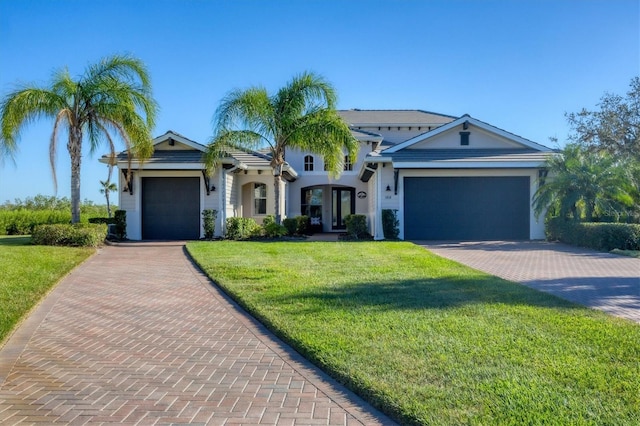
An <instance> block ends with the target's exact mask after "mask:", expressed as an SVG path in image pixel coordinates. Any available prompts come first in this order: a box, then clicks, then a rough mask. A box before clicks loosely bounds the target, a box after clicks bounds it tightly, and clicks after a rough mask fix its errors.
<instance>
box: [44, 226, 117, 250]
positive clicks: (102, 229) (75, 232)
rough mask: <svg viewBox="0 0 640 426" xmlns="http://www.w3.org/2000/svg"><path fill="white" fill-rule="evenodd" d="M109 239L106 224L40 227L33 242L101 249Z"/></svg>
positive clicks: (45, 244)
mask: <svg viewBox="0 0 640 426" xmlns="http://www.w3.org/2000/svg"><path fill="white" fill-rule="evenodd" d="M105 238H107V225H106V224H84V223H76V224H74V225H38V226H36V227H35V228H34V230H33V234H32V235H31V241H32V243H33V244H36V245H44V246H71V247H99V246H101V245H102V244H103V243H104V240H105Z"/></svg>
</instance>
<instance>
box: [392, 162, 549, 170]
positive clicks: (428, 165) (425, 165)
mask: <svg viewBox="0 0 640 426" xmlns="http://www.w3.org/2000/svg"><path fill="white" fill-rule="evenodd" d="M544 164H545V163H544V161H511V162H507V161H473V162H471V161H464V162H463V161H452V162H435V161H430V162H415V163H412V162H406V163H405V162H402V163H393V168H394V169H538V168H540V167H543V166H544Z"/></svg>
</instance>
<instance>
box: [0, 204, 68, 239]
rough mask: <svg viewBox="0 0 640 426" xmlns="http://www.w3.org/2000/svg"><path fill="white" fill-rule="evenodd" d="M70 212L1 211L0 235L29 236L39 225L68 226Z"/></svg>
mask: <svg viewBox="0 0 640 426" xmlns="http://www.w3.org/2000/svg"><path fill="white" fill-rule="evenodd" d="M70 222H71V212H70V211H60V210H27V209H18V210H0V235H29V234H31V233H32V232H33V229H34V228H35V227H36V226H38V225H51V224H68V223H70Z"/></svg>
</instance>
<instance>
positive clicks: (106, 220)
mask: <svg viewBox="0 0 640 426" xmlns="http://www.w3.org/2000/svg"><path fill="white" fill-rule="evenodd" d="M89 223H104V224H105V225H112V224H114V223H116V219H115V218H113V217H90V218H89Z"/></svg>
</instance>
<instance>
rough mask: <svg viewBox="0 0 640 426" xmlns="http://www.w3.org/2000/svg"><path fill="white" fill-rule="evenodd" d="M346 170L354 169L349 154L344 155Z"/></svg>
mask: <svg viewBox="0 0 640 426" xmlns="http://www.w3.org/2000/svg"><path fill="white" fill-rule="evenodd" d="M344 170H345V171H348V172H350V171H352V170H353V164H351V158H349V156H348V155H345V156H344Z"/></svg>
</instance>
